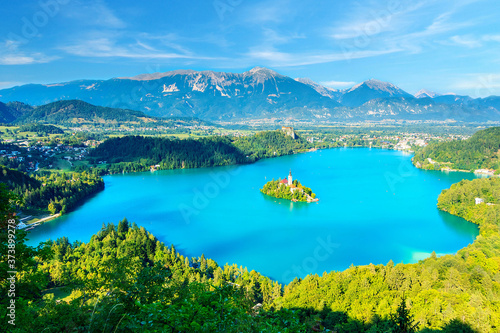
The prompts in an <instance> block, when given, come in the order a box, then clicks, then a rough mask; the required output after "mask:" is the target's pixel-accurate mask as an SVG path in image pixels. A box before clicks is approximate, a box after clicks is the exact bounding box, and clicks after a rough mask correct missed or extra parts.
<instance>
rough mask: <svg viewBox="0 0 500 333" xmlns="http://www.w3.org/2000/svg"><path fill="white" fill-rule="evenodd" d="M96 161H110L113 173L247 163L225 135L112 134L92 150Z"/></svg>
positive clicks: (109, 168) (92, 155)
mask: <svg viewBox="0 0 500 333" xmlns="http://www.w3.org/2000/svg"><path fill="white" fill-rule="evenodd" d="M90 156H91V158H93V159H94V160H95V161H106V163H108V164H110V165H109V166H108V167H107V170H108V171H109V172H111V173H116V172H122V171H125V172H131V171H144V170H149V168H150V166H152V165H153V166H154V165H159V168H160V169H178V168H201V167H212V166H222V165H231V164H237V163H245V162H246V158H245V156H244V155H243V154H242V153H241V152H240V151H239V150H238V149H237V148H236V147H234V146H233V145H232V144H231V141H230V140H229V139H227V138H224V137H209V138H201V139H186V140H179V139H175V138H173V139H169V138H152V137H142V136H126V137H122V138H112V139H108V140H106V141H105V142H103V143H102V144H101V145H99V147H97V148H96V149H94V150H93V151H91V153H90Z"/></svg>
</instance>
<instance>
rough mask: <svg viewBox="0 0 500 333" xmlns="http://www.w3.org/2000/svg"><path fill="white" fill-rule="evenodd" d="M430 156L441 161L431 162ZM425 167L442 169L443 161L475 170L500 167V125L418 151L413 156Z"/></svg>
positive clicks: (414, 160)
mask: <svg viewBox="0 0 500 333" xmlns="http://www.w3.org/2000/svg"><path fill="white" fill-rule="evenodd" d="M428 158H431V159H432V160H433V161H437V162H439V163H436V164H434V165H433V164H429V162H428V160H427V159H428ZM413 162H414V163H415V164H416V163H417V162H418V163H420V164H421V165H423V166H424V168H427V169H432V170H434V169H435V168H437V169H440V168H441V163H449V164H446V165H447V166H450V167H451V168H452V169H459V170H469V171H474V170H477V169H494V170H498V169H500V127H492V128H488V129H485V130H482V131H479V132H477V133H476V134H474V135H473V136H472V137H471V138H470V139H468V140H465V141H452V142H441V143H433V144H430V145H429V146H427V147H425V148H424V149H422V150H420V151H418V152H417V153H416V154H415V157H414V158H413Z"/></svg>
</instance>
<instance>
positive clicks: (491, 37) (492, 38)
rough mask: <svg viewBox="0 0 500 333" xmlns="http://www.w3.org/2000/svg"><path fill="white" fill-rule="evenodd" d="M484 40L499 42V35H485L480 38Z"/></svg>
mask: <svg viewBox="0 0 500 333" xmlns="http://www.w3.org/2000/svg"><path fill="white" fill-rule="evenodd" d="M482 39H483V40H484V41H485V42H499V43H500V35H485V36H483V38H482Z"/></svg>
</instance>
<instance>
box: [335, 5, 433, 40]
mask: <svg viewBox="0 0 500 333" xmlns="http://www.w3.org/2000/svg"><path fill="white" fill-rule="evenodd" d="M426 2H428V1H427V0H424V1H419V2H406V3H404V4H403V3H401V2H394V3H385V2H383V3H377V4H376V5H375V6H372V8H366V7H365V6H359V9H357V10H354V12H353V13H352V14H351V15H350V16H349V17H348V19H347V20H346V21H345V22H344V23H341V24H340V25H337V26H335V27H334V28H333V29H332V31H333V32H332V33H331V37H332V38H334V39H352V38H358V37H361V36H374V35H378V34H380V33H382V32H387V31H398V30H400V29H401V27H402V26H404V25H405V24H406V23H407V21H408V19H407V18H406V17H405V16H407V14H410V13H412V12H414V11H416V10H418V9H420V8H421V7H423V6H424V5H425V4H426Z"/></svg>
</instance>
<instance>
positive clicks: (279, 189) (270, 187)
mask: <svg viewBox="0 0 500 333" xmlns="http://www.w3.org/2000/svg"><path fill="white" fill-rule="evenodd" d="M260 191H261V192H262V193H264V194H266V195H269V196H271V197H275V198H279V199H288V200H292V201H294V202H297V201H303V202H316V201H319V199H317V198H316V194H315V193H313V192H312V190H311V189H310V188H309V187H305V186H304V185H302V184H301V183H300V182H299V181H298V180H293V178H292V170H290V173H289V174H288V177H287V178H284V179H283V180H281V179H278V180H274V179H273V180H272V181H270V182H267V183H266V184H265V185H264V187H263V188H261V189H260Z"/></svg>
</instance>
